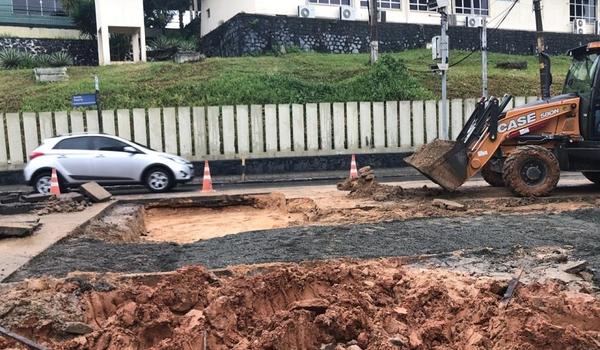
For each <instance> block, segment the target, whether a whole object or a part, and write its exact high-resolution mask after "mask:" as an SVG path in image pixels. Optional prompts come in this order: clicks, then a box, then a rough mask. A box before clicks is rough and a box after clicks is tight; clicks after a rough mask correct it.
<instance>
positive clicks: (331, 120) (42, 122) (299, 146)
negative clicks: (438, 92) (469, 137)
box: [0, 97, 536, 169]
mask: <svg viewBox="0 0 600 350" xmlns="http://www.w3.org/2000/svg"><path fill="white" fill-rule="evenodd" d="M535 99H536V97H527V98H525V97H516V98H515V99H514V100H513V103H512V104H511V106H509V107H512V105H516V106H519V105H522V104H524V103H526V102H529V101H531V100H535ZM475 104H476V99H465V100H463V99H453V100H451V101H450V104H449V107H448V108H449V112H450V136H451V137H456V135H457V134H458V132H459V131H460V129H461V128H462V126H463V124H464V122H465V121H466V118H468V117H469V115H470V114H471V112H472V111H473V109H474V108H475ZM439 110H440V103H439V101H434V100H430V101H399V102H398V101H387V102H346V103H318V104H317V103H309V104H305V105H302V104H292V105H288V104H280V105H274V104H269V105H250V106H248V105H238V106H220V107H219V106H209V107H177V108H174V107H172V108H149V109H147V110H146V109H133V110H129V109H119V110H116V111H115V110H104V111H102V113H101V117H100V116H99V113H98V111H95V110H90V111H85V112H81V111H71V112H64V111H63V112H40V113H28V112H23V113H4V114H0V131H1V132H0V168H1V169H11V168H16V169H18V168H21V167H22V166H23V164H24V163H26V162H27V157H28V155H29V154H30V153H31V151H32V150H34V149H35V148H36V147H37V146H38V145H39V144H40V141H42V140H44V139H46V138H49V137H53V136H56V135H65V134H69V133H82V132H104V133H107V134H112V135H118V136H120V137H123V138H126V139H130V140H133V141H136V142H138V143H140V144H144V145H148V146H150V147H151V148H153V149H156V150H161V151H165V152H169V153H173V154H179V155H181V156H183V157H186V158H188V159H191V160H203V159H211V160H215V159H241V158H267V157H284V156H285V157H289V156H314V155H334V154H349V153H376V152H379V153H383V152H404V151H407V152H408V151H411V150H414V149H415V147H418V146H420V145H422V144H423V143H426V142H430V141H432V140H434V139H435V138H436V137H438V136H439V119H440V118H439V117H438V116H439V114H440V113H439Z"/></svg>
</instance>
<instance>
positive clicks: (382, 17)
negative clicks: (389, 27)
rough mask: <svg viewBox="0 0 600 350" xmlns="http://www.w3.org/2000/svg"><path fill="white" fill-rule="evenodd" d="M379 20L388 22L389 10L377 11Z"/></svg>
mask: <svg viewBox="0 0 600 350" xmlns="http://www.w3.org/2000/svg"><path fill="white" fill-rule="evenodd" d="M377 22H380V23H385V22H387V12H386V11H377Z"/></svg>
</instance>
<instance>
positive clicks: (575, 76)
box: [563, 54, 599, 94]
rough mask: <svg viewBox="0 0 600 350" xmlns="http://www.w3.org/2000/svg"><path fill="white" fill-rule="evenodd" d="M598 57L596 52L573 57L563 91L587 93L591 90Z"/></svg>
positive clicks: (566, 92)
mask: <svg viewBox="0 0 600 350" xmlns="http://www.w3.org/2000/svg"><path fill="white" fill-rule="evenodd" d="M598 60H599V57H598V55H596V54H593V55H586V56H583V57H574V58H573V62H572V63H571V68H569V73H568V74H567V80H566V81H565V87H564V89H563V93H565V94H568V93H577V94H587V93H589V92H590V91H591V90H592V84H593V82H594V76H595V74H596V70H597V68H598Z"/></svg>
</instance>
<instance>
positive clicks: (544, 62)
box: [533, 0, 552, 99]
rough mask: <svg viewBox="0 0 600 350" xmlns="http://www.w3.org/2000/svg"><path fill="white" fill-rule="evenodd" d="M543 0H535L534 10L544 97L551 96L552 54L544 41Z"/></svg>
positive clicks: (541, 87)
mask: <svg viewBox="0 0 600 350" xmlns="http://www.w3.org/2000/svg"><path fill="white" fill-rule="evenodd" d="M541 3H542V1H541V0H533V11H534V12H535V28H536V39H537V52H538V56H539V61H540V92H541V96H542V99H548V98H550V86H551V85H552V73H551V71H550V70H551V67H550V56H548V54H546V44H545V43H544V25H543V22H542V5H541Z"/></svg>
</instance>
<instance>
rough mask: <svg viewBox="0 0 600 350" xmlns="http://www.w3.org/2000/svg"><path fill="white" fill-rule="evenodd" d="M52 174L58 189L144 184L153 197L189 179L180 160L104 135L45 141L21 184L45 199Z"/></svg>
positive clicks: (190, 169)
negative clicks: (91, 185)
mask: <svg viewBox="0 0 600 350" xmlns="http://www.w3.org/2000/svg"><path fill="white" fill-rule="evenodd" d="M53 168H54V169H56V172H57V174H58V178H59V183H60V185H61V187H73V186H77V185H81V184H83V183H86V182H89V181H96V182H98V183H100V184H103V185H128V184H143V185H145V186H146V187H147V188H148V189H149V190H150V191H152V192H166V191H168V190H170V189H171V188H173V186H175V185H176V184H177V183H184V182H188V181H190V180H191V179H192V178H193V176H194V168H193V166H192V164H191V163H190V162H189V161H187V160H185V159H183V158H181V157H178V156H175V155H171V154H168V153H162V152H157V151H154V150H151V149H149V148H147V147H144V146H142V145H138V144H136V143H134V142H131V141H128V140H125V139H122V138H120V137H116V136H112V135H105V134H77V135H69V136H60V137H54V138H51V139H47V140H44V142H43V144H42V145H41V146H39V147H38V148H36V149H35V150H34V151H33V152H32V153H31V155H30V160H29V163H27V166H26V167H25V170H24V173H25V180H26V181H27V183H28V184H29V185H30V186H32V187H33V188H34V189H35V190H36V191H37V192H39V193H49V192H50V178H51V174H52V169H53Z"/></svg>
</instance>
